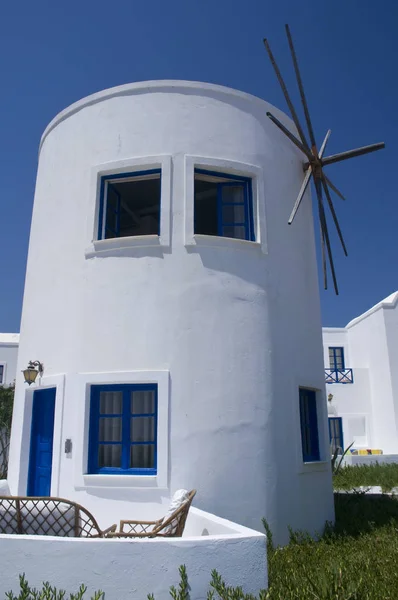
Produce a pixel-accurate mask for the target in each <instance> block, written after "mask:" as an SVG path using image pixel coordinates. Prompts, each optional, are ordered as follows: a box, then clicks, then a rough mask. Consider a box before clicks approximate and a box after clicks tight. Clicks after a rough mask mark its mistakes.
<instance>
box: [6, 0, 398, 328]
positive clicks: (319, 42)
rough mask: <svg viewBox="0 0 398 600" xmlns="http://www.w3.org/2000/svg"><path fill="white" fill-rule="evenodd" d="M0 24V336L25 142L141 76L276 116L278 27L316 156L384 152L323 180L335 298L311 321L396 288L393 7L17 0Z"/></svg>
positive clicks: (24, 208) (15, 319)
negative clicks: (328, 185)
mask: <svg viewBox="0 0 398 600" xmlns="http://www.w3.org/2000/svg"><path fill="white" fill-rule="evenodd" d="M0 15H1V35H0V66H1V79H2V82H3V85H2V91H1V95H0V133H1V144H0V171H1V181H2V186H1V193H0V208H1V210H0V257H1V259H2V260H1V272H2V277H1V280H0V281H1V284H0V292H1V295H0V331H3V332H7V331H19V323H20V314H21V306H22V295H23V286H24V278H25V264H26V256H27V249H28V239H29V227H30V219H31V211H32V203H33V194H34V186H35V176H36V167H37V151H38V144H39V139H40V136H41V133H42V132H43V130H44V128H45V126H46V125H47V123H48V122H49V121H50V120H51V119H52V118H53V116H54V115H55V114H56V113H58V112H59V111H60V110H62V109H63V108H65V107H66V106H67V105H69V104H70V103H72V102H74V101H76V100H78V99H79V98H81V97H83V96H86V95H88V94H91V93H93V92H96V91H98V90H101V89H104V88H108V87H112V86H115V85H120V84H123V83H127V82H132V81H140V80H145V79H191V80H201V81H207V82H212V83H219V84H222V85H226V86H231V87H234V88H237V89H240V90H243V91H245V92H249V93H252V94H255V95H258V96H260V97H262V98H264V99H266V100H268V101H269V102H271V103H272V104H275V105H276V106H278V107H279V108H282V110H287V108H286V106H285V102H284V99H283V96H282V93H281V91H280V89H279V86H278V84H277V81H276V78H275V75H274V73H273V71H272V69H271V66H270V64H269V61H268V58H267V56H266V53H265V50H264V47H263V45H262V38H263V37H268V38H269V39H270V42H271V44H272V48H273V50H274V53H275V54H276V56H277V59H278V61H279V63H280V67H281V69H282V71H283V73H284V75H285V78H286V80H287V82H288V85H289V89H294V85H295V82H294V78H293V72H292V67H291V62H290V58H289V55H288V46H287V41H286V38H285V31H284V24H285V22H288V23H289V24H290V26H291V30H292V33H293V37H294V40H295V43H296V49H297V51H298V55H299V60H300V64H301V67H302V75H303V79H304V84H305V88H306V92H307V97H308V99H309V104H310V111H311V115H312V119H313V124H314V127H315V133H316V136H317V138H318V139H319V140H321V139H322V138H323V136H324V134H325V132H326V129H328V128H330V129H332V136H331V139H330V142H329V146H328V151H329V153H334V152H338V151H342V150H347V149H350V148H352V147H356V146H361V145H365V144H370V143H372V142H377V141H385V142H386V149H385V150H382V151H380V152H377V153H375V154H372V155H369V156H365V157H361V158H356V159H353V160H350V161H349V162H346V163H340V164H338V165H334V166H331V167H330V168H329V169H328V174H329V175H330V176H331V177H332V179H333V181H334V182H335V184H336V185H337V186H338V187H339V188H340V189H341V190H342V191H343V193H344V194H345V195H346V197H347V201H346V202H345V203H343V202H342V201H341V200H340V199H338V198H336V200H335V204H336V209H337V213H338V216H339V219H340V222H341V226H342V229H343V233H344V236H345V238H346V242H347V246H348V251H349V256H348V258H345V257H344V256H343V254H342V251H341V249H340V248H339V247H338V245H337V243H335V244H334V247H335V257H336V266H337V272H338V279H339V284H340V289H341V293H340V296H339V297H335V295H334V292H333V291H332V289H329V291H328V292H324V291H323V290H321V303H322V316H323V323H324V325H329V326H339V325H344V324H346V323H347V322H348V321H349V320H350V319H351V318H353V317H355V316H356V315H358V314H359V313H361V312H363V311H365V310H366V309H368V308H369V307H370V306H372V305H373V304H375V303H376V302H378V301H379V300H381V299H382V298H383V297H385V296H387V295H388V294H390V293H391V292H393V291H394V290H397V289H398V251H397V248H398V245H397V230H398V202H397V177H396V174H397V171H398V161H397V138H398V127H397V125H398V116H397V115H398V77H397V75H398V35H397V31H398V3H397V2H394V1H393V0H389V1H387V0H384V2H374V0H344V1H343V0H341V1H338V0H336V1H335V2H318V3H317V4H314V2H313V1H312V2H309V1H307V0H300V2H298V1H297V0H278V1H273V2H270V1H267V0H261V1H260V0H245V1H244V2H238V1H237V0H201V1H200V2H198V1H196V2H195V1H193V0H185V1H183V0H169V1H167V2H166V1H165V0H152V1H151V2H142V1H139V0H113V1H112V2H105V1H104V0H97V1H96V2H94V1H93V0H80V1H79V2H77V1H76V0H71V1H69V2H67V3H59V2H54V1H52V2H50V1H48V2H44V1H43V0H37V1H36V2H28V1H27V0H23V1H22V2H18V1H15V2H5V3H3V4H2V7H1V12H0ZM295 98H297V95H295ZM293 202H294V198H292V203H293ZM287 217H288V215H286V218H287ZM293 226H294V225H293ZM335 242H336V240H335ZM48 251H49V252H52V251H53V250H52V249H51V248H49V249H48ZM37 268H38V269H40V265H37ZM37 317H38V318H40V315H37Z"/></svg>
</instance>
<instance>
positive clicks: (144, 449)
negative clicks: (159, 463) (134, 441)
mask: <svg viewBox="0 0 398 600" xmlns="http://www.w3.org/2000/svg"><path fill="white" fill-rule="evenodd" d="M154 467H155V446H153V445H149V444H148V445H146V444H142V445H139V446H131V449H130V468H131V469H153V468H154Z"/></svg>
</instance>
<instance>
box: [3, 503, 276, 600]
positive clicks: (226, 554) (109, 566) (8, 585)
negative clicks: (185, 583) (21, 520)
mask: <svg viewBox="0 0 398 600" xmlns="http://www.w3.org/2000/svg"><path fill="white" fill-rule="evenodd" d="M188 529H190V531H191V533H189V531H188ZM214 532H217V533H214ZM218 532H221V533H218ZM0 561H1V564H2V576H1V579H0V595H2V596H4V595H5V594H6V592H9V591H10V590H13V592H14V593H16V592H17V590H18V589H19V583H18V575H19V574H22V573H25V576H26V578H27V580H28V581H29V584H30V585H31V586H32V587H33V586H34V587H39V588H41V585H42V582H43V581H49V582H50V583H51V585H54V586H56V587H58V589H64V590H66V591H67V595H68V593H70V592H76V591H77V589H78V587H79V586H80V584H82V583H84V584H86V585H87V588H88V592H87V594H88V596H89V597H91V594H93V593H94V591H96V590H98V589H101V590H102V591H104V592H105V597H106V600H124V599H127V598H131V597H133V598H137V599H138V598H146V597H147V595H148V594H149V593H153V594H154V595H155V599H156V600H163V599H166V598H170V595H169V588H170V586H171V585H175V586H177V585H178V583H179V573H178V568H179V566H180V565H186V568H187V573H188V579H189V584H190V587H191V590H190V598H191V600H199V599H203V598H205V597H206V595H207V590H208V589H209V582H210V579H211V571H212V569H217V571H218V572H219V573H220V575H221V576H222V577H223V578H224V580H225V582H226V584H227V585H231V586H234V587H236V586H241V587H242V588H243V590H244V592H245V593H247V594H254V595H258V593H259V591H260V590H261V589H266V588H267V585H268V579H267V555H266V538H265V536H264V535H262V534H259V533H257V532H254V531H252V530H250V529H246V528H244V527H240V526H238V525H236V524H234V523H230V522H229V521H226V520H224V519H219V518H218V517H215V516H214V515H210V514H208V513H203V512H202V511H198V510H196V511H195V510H191V511H190V515H189V517H188V522H187V527H186V532H184V537H183V538H157V539H153V540H148V539H140V540H137V539H135V540H126V539H113V540H112V539H102V540H101V539H82V538H80V539H79V538H55V537H49V536H48V537H45V536H26V535H18V536H16V535H0Z"/></svg>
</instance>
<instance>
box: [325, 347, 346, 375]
mask: <svg viewBox="0 0 398 600" xmlns="http://www.w3.org/2000/svg"><path fill="white" fill-rule="evenodd" d="M329 365H330V368H331V369H332V370H333V371H344V369H345V366H344V348H342V347H330V348H329Z"/></svg>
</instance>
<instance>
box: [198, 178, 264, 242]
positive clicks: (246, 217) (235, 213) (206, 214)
mask: <svg viewBox="0 0 398 600" xmlns="http://www.w3.org/2000/svg"><path fill="white" fill-rule="evenodd" d="M251 183H252V182H251V179H250V178H247V177H239V176H237V175H225V174H222V173H217V172H213V171H204V170H202V169H195V177H194V202H195V208H194V232H195V233H199V234H204V235H216V236H221V237H228V238H236V239H240V240H250V241H254V239H255V236H254V225H253V201H252V185H251Z"/></svg>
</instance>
